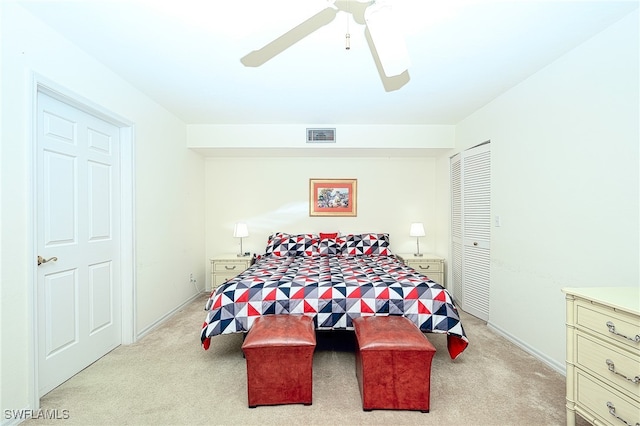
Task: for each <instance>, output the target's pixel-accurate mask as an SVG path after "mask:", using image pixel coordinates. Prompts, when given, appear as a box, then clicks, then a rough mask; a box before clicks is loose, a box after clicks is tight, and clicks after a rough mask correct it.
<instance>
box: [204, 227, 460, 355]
mask: <svg viewBox="0 0 640 426" xmlns="http://www.w3.org/2000/svg"><path fill="white" fill-rule="evenodd" d="M205 310H206V311H207V314H206V319H205V321H204V324H203V325H202V330H201V335H200V338H201V343H202V346H203V348H204V349H205V350H206V349H208V348H209V346H210V345H211V338H212V337H214V336H217V335H222V334H229V333H244V332H247V331H249V329H250V328H251V326H252V324H253V321H254V320H255V319H256V318H257V317H259V316H261V315H269V314H301V315H308V316H312V317H313V318H314V324H315V327H316V329H317V330H353V319H354V318H356V317H359V316H367V315H380V316H386V315H402V316H405V317H407V318H408V319H410V320H411V321H413V322H414V323H415V324H416V325H417V326H418V328H420V330H422V331H423V332H428V333H442V334H446V335H447V348H448V351H449V356H450V357H451V358H452V359H455V358H457V357H458V356H459V355H460V354H461V353H462V352H463V351H464V350H465V349H466V347H467V345H468V343H469V341H468V339H467V336H466V335H465V332H464V329H463V327H462V324H461V322H460V316H459V314H458V310H457V308H456V306H455V304H454V303H453V300H452V298H451V296H450V294H449V293H448V292H447V290H446V289H445V288H443V287H442V286H441V285H440V284H438V283H436V282H435V281H433V280H431V279H429V278H428V277H427V276H425V275H422V274H420V273H419V272H417V271H416V270H414V269H412V268H410V267H408V266H405V265H404V263H403V262H401V261H400V260H398V259H397V258H396V257H395V256H394V255H393V254H392V253H391V250H390V249H389V235H388V234H380V233H369V234H349V235H343V236H338V235H337V234H295V235H292V234H286V233H275V234H273V235H271V236H270V237H269V239H268V241H267V247H266V250H265V253H264V255H261V256H259V257H257V259H256V261H255V263H253V265H251V266H250V267H249V268H248V269H246V270H245V271H244V272H242V273H241V274H239V275H238V276H236V277H234V278H232V279H230V280H228V281H227V282H226V283H224V284H223V285H221V286H219V287H218V288H216V289H215V290H214V291H213V292H212V293H211V295H210V296H209V298H208V300H207V302H206V305H205Z"/></svg>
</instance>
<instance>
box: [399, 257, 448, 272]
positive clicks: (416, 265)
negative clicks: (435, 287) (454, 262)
mask: <svg viewBox="0 0 640 426" xmlns="http://www.w3.org/2000/svg"><path fill="white" fill-rule="evenodd" d="M405 265H407V266H410V267H412V268H413V269H415V270H416V271H418V272H420V273H426V274H427V275H429V274H428V273H429V272H431V273H434V272H442V262H429V261H424V260H422V261H421V260H415V259H407V260H406V261H405Z"/></svg>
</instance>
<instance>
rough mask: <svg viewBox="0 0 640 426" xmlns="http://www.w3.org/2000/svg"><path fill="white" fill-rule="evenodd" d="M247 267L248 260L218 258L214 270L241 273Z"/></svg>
mask: <svg viewBox="0 0 640 426" xmlns="http://www.w3.org/2000/svg"><path fill="white" fill-rule="evenodd" d="M246 268H247V262H246V261H245V260H237V261H234V260H216V261H215V262H214V264H213V271H214V272H216V273H218V272H220V273H223V274H225V273H226V274H233V273H238V274H239V273H240V272H242V271H244V270H245V269H246Z"/></svg>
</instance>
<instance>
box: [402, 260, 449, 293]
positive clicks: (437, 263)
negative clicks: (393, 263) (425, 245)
mask: <svg viewBox="0 0 640 426" xmlns="http://www.w3.org/2000/svg"><path fill="white" fill-rule="evenodd" d="M396 256H397V257H398V259H400V260H401V261H402V262H404V264H405V265H407V266H409V267H411V268H413V269H415V270H416V271H418V272H420V273H421V274H422V275H426V276H428V277H429V278H431V279H432V280H433V281H435V282H437V283H438V284H440V285H441V286H442V287H446V285H445V282H444V258H442V257H440V256H436V255H433V254H424V255H422V256H414V255H413V253H400V254H396Z"/></svg>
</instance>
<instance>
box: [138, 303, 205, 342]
mask: <svg viewBox="0 0 640 426" xmlns="http://www.w3.org/2000/svg"><path fill="white" fill-rule="evenodd" d="M202 295H203V293H202V292H198V293H195V294H194V295H193V296H191V297H190V298H189V299H187V300H186V301H185V302H184V303H182V304H181V305H179V306H177V307H176V308H174V309H172V310H171V311H169V312H167V313H166V314H164V315H163V316H161V317H160V318H159V319H158V320H156V321H154V322H153V323H152V324H150V325H148V326H147V327H145V328H144V329H143V330H141V331H140V332H139V333H138V334H137V335H136V340H140V339H142V338H143V337H144V336H146V335H147V334H149V333H151V332H152V331H153V330H155V329H156V328H158V327H160V326H161V325H162V324H163V323H165V322H166V321H167V320H169V319H170V318H171V317H172V316H174V315H175V314H177V313H178V312H179V311H181V310H182V309H183V308H184V307H185V306H187V305H188V304H190V303H191V302H193V301H194V300H196V299H197V298H199V297H202ZM203 309H204V307H203Z"/></svg>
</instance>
